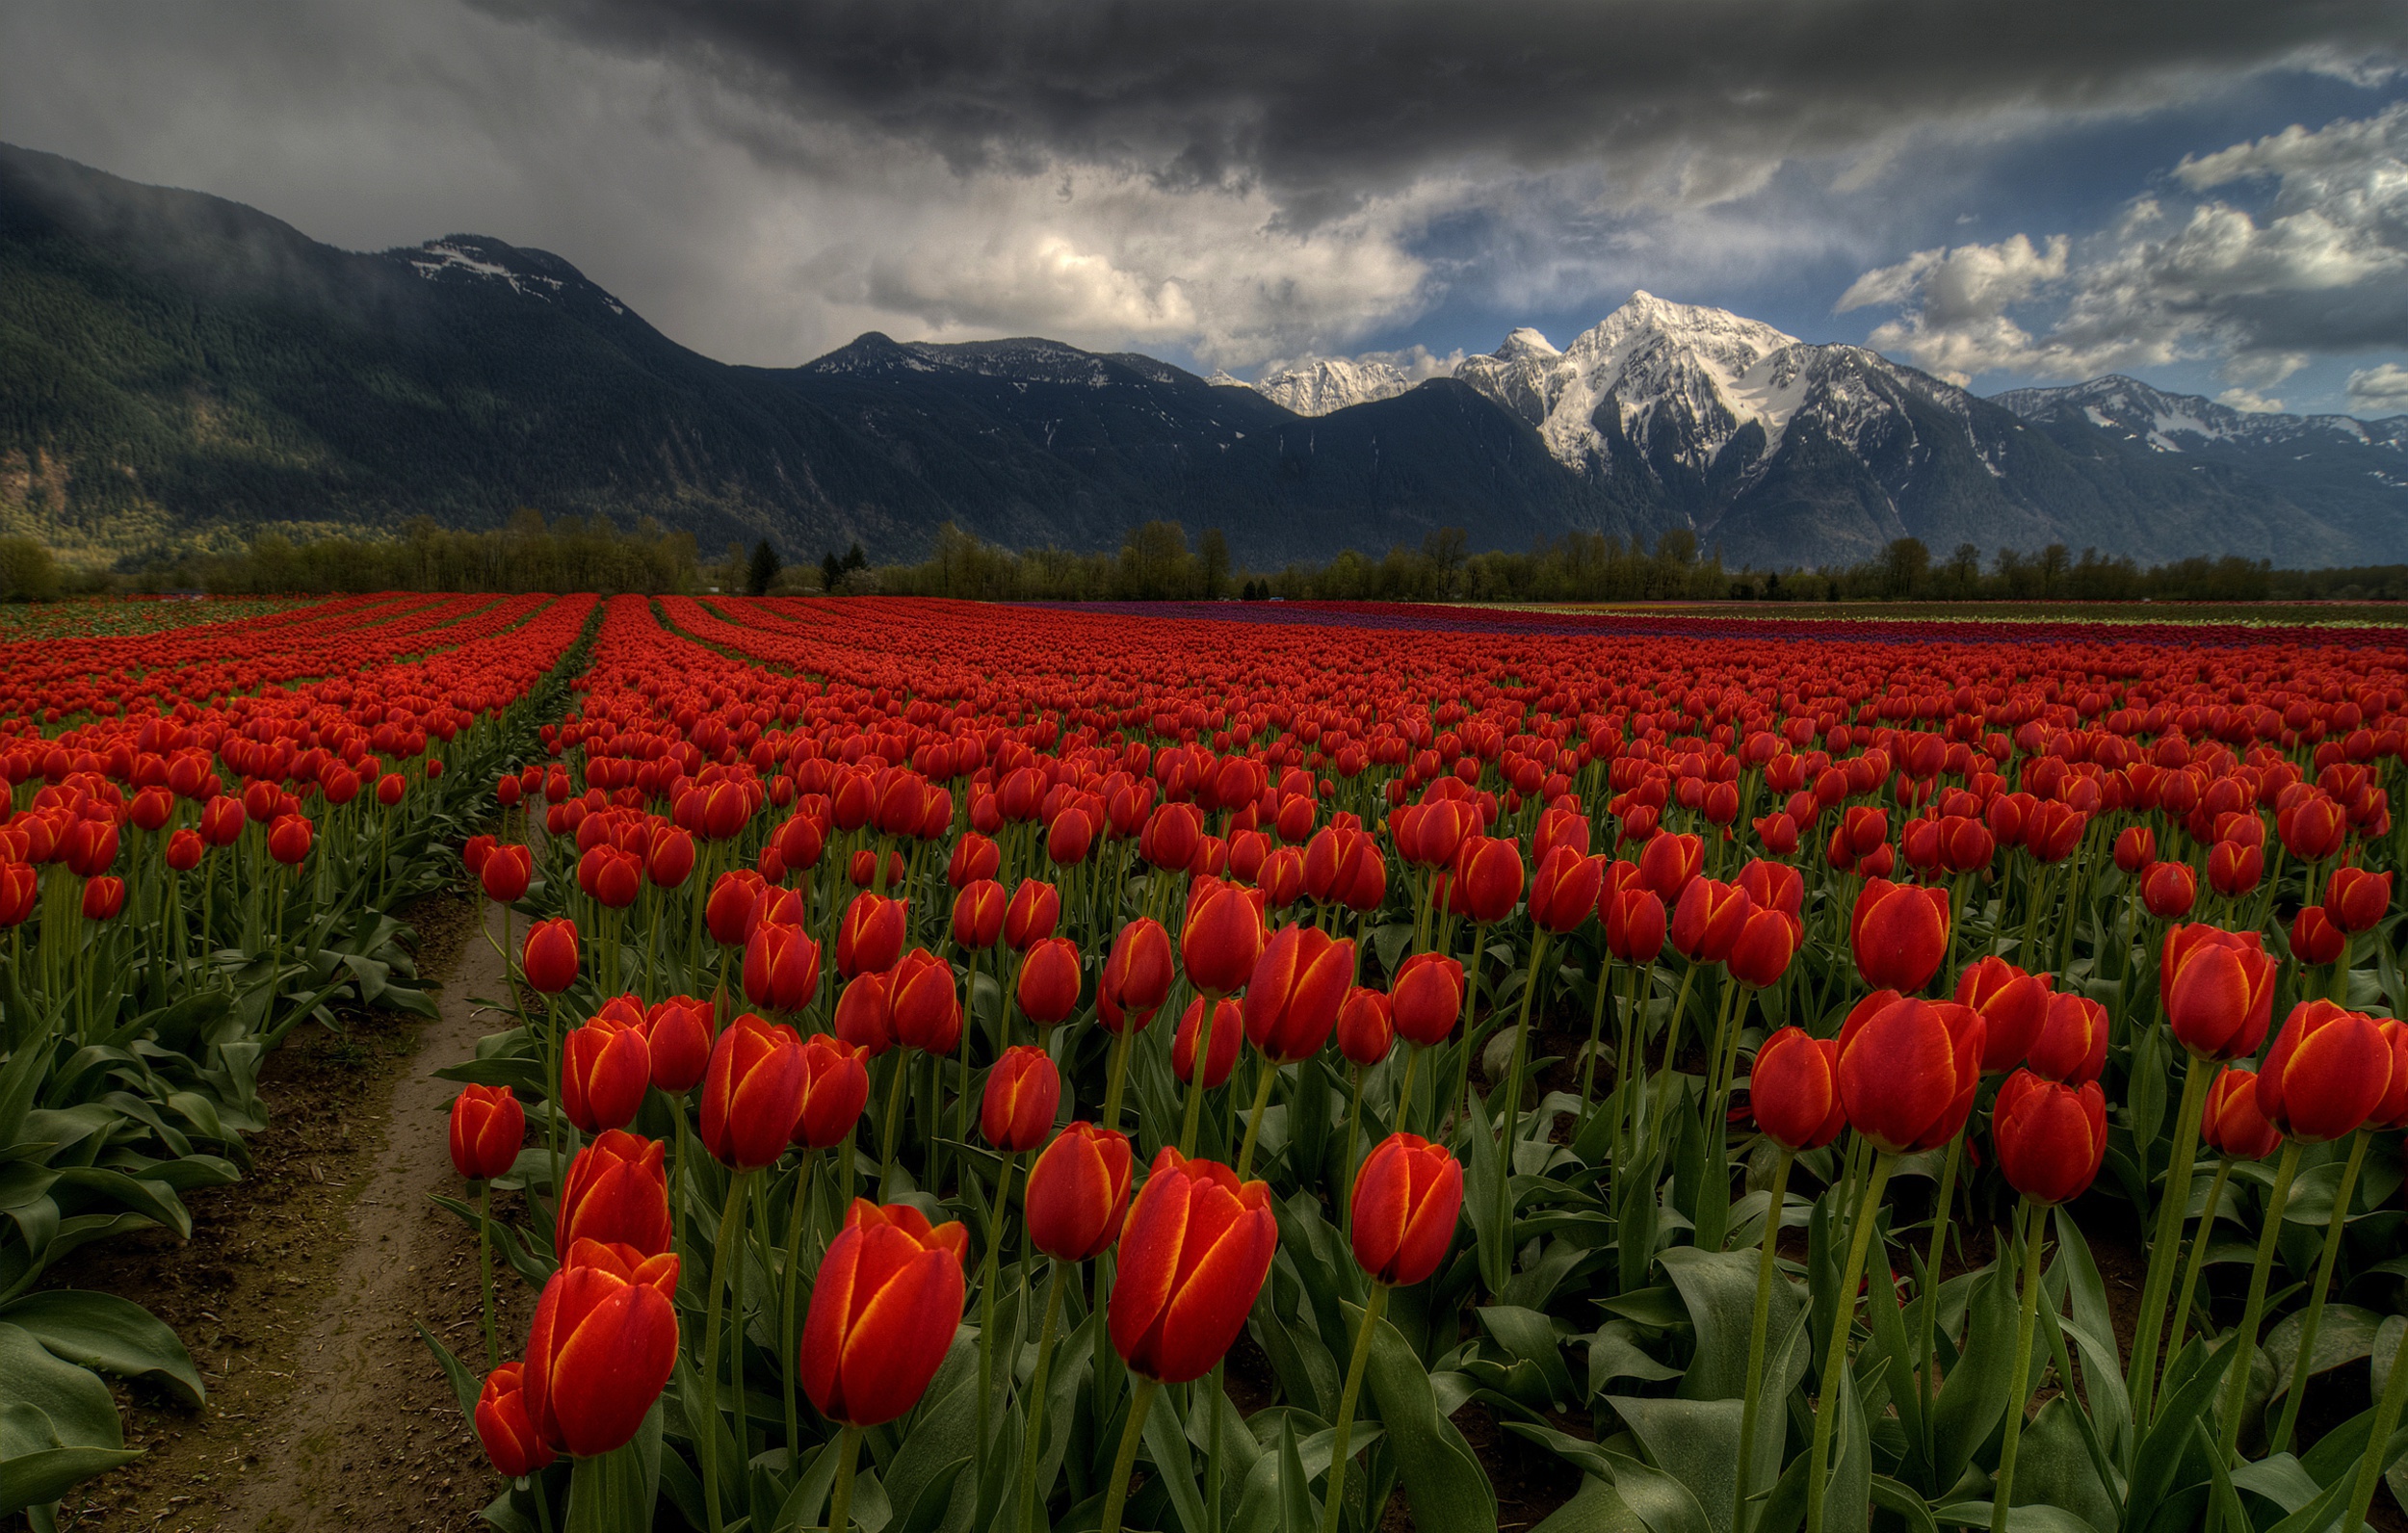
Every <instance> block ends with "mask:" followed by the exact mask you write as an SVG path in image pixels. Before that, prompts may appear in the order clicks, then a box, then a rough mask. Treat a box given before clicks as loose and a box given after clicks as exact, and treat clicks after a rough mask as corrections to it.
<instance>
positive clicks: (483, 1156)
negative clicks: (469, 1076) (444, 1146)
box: [451, 1085, 527, 1182]
mask: <svg viewBox="0 0 2408 1533" xmlns="http://www.w3.org/2000/svg"><path fill="white" fill-rule="evenodd" d="M526 1137H527V1109H526V1108H524V1107H522V1106H520V1105H519V1104H518V1099H517V1098H516V1097H514V1096H512V1095H511V1094H510V1087H508V1086H476V1085H470V1086H462V1087H460V1091H459V1095H458V1096H457V1097H454V1098H453V1099H452V1134H451V1141H452V1169H453V1170H455V1171H457V1172H458V1173H459V1174H460V1176H461V1177H462V1178H464V1179H466V1180H467V1181H470V1182H490V1181H492V1180H493V1179H494V1178H495V1177H499V1176H504V1175H507V1174H508V1173H509V1171H510V1167H512V1166H514V1165H516V1164H517V1163H518V1147H519V1145H520V1143H521V1142H522V1141H524V1140H525V1138H526Z"/></svg>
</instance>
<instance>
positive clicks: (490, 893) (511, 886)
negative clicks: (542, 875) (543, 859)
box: [477, 845, 536, 905]
mask: <svg viewBox="0 0 2408 1533" xmlns="http://www.w3.org/2000/svg"><path fill="white" fill-rule="evenodd" d="M535 875H536V854H535V853H534V852H533V851H531V850H529V849H528V848H527V847H525V846H520V845H507V846H495V847H493V848H492V849H491V850H490V851H489V852H487V853H486V855H485V858H484V862H483V863H482V864H481V865H480V866H479V867H478V869H477V882H478V883H479V884H480V885H482V886H483V887H484V896H485V897H486V898H487V899H490V900H493V901H495V902H496V903H497V904H504V905H510V904H516V903H517V902H518V901H519V900H521V899H524V898H525V897H527V886H528V885H529V884H530V883H533V882H534V881H535Z"/></svg>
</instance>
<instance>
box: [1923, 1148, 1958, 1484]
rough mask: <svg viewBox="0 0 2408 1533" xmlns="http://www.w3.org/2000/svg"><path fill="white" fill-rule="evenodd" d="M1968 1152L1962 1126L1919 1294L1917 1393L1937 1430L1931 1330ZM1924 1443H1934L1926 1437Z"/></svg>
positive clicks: (1946, 1171)
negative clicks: (1951, 1213) (1958, 1179)
mask: <svg viewBox="0 0 2408 1533" xmlns="http://www.w3.org/2000/svg"><path fill="white" fill-rule="evenodd" d="M1964 1153H1965V1131H1964V1130H1962V1129H1960V1130H1957V1132H1956V1137H1955V1138H1953V1139H1950V1141H1949V1153H1948V1155H1947V1156H1946V1157H1945V1158H1944V1159H1943V1160H1942V1161H1941V1162H1940V1195H1939V1197H1938V1198H1937V1199H1935V1200H1934V1201H1933V1203H1932V1205H1931V1243H1930V1246H1929V1248H1928V1250H1927V1253H1926V1254H1925V1256H1924V1281H1923V1287H1922V1291H1920V1292H1918V1293H1917V1294H1916V1295H1915V1397H1916V1399H1917V1400H1918V1401H1920V1402H1921V1403H1922V1406H1923V1412H1922V1415H1923V1421H1924V1431H1925V1432H1926V1433H1929V1432H1931V1431H1932V1430H1933V1426H1932V1419H1931V1416H1932V1413H1931V1397H1932V1396H1933V1395H1934V1394H1936V1393H1938V1392H1939V1389H1938V1384H1937V1381H1935V1380H1934V1379H1933V1378H1932V1376H1931V1373H1932V1367H1931V1361H1932V1360H1931V1330H1932V1325H1933V1320H1934V1316H1933V1311H1934V1310H1935V1308H1936V1307H1937V1306H1938V1304H1939V1300H1940V1259H1941V1258H1942V1257H1943V1256H1944V1255H1946V1254H1947V1250H1948V1239H1949V1208H1950V1205H1951V1204H1953V1203H1954V1202H1955V1201H1956V1167H1957V1164H1958V1161H1959V1160H1960V1159H1961V1158H1962V1157H1963V1156H1964ZM1924 1447H1925V1448H1926V1449H1928V1448H1930V1447H1931V1443H1930V1442H1928V1441H1926V1442H1924Z"/></svg>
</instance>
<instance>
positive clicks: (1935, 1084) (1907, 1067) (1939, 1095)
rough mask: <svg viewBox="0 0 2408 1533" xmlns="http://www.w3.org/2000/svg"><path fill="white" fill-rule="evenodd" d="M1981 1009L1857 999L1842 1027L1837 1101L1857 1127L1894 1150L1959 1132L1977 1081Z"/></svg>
mask: <svg viewBox="0 0 2408 1533" xmlns="http://www.w3.org/2000/svg"><path fill="white" fill-rule="evenodd" d="M1982 1027H1983V1024H1982V1020H1981V1014H1980V1013H1979V1012H1977V1011H1976V1010H1974V1009H1973V1008H1972V1007H1970V1006H1960V1005H1956V1004H1954V1003H1953V1002H1949V1001H1941V1002H1932V1001H1925V1000H1913V999H1911V998H1904V997H1901V998H1898V999H1896V1000H1891V1001H1889V1002H1888V1003H1887V1004H1885V1005H1882V1006H1880V1007H1879V1008H1877V1009H1871V1010H1868V1008H1867V1007H1865V1006H1864V1005H1862V1004H1860V1005H1859V1006H1858V1007H1857V1008H1856V1010H1855V1011H1853V1012H1851V1013H1849V1015H1848V1019H1847V1022H1846V1024H1845V1026H1842V1027H1841V1029H1840V1039H1839V1043H1840V1059H1839V1077H1840V1102H1841V1104H1842V1105H1843V1106H1845V1108H1846V1110H1847V1121H1848V1122H1849V1123H1850V1124H1851V1125H1853V1126H1854V1128H1855V1130H1856V1131H1857V1132H1858V1133H1861V1134H1863V1135H1864V1136H1865V1137H1866V1138H1868V1139H1870V1140H1871V1141H1872V1142H1873V1144H1874V1145H1875V1146H1876V1147H1878V1148H1879V1149H1882V1150H1885V1151H1887V1152H1889V1153H1890V1154H1892V1155H1904V1154H1909V1153H1913V1152H1917V1151H1923V1150H1936V1149H1938V1148H1939V1147H1940V1146H1942V1145H1944V1144H1947V1143H1948V1142H1949V1141H1950V1139H1953V1138H1955V1137H1956V1135H1957V1132H1958V1130H1962V1129H1963V1128H1964V1127H1965V1120H1966V1118H1967V1117H1968V1116H1969V1115H1971V1113H1972V1112H1973V1106H1974V1091H1975V1088H1976V1086H1978V1085H1979V1084H1980V1081H1981V1042H1982Z"/></svg>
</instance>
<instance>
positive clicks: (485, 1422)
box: [476, 1363, 553, 1480]
mask: <svg viewBox="0 0 2408 1533" xmlns="http://www.w3.org/2000/svg"><path fill="white" fill-rule="evenodd" d="M526 1371H527V1365H526V1364H523V1363H505V1364H502V1365H501V1366H500V1367H498V1368H495V1369H494V1370H493V1371H492V1372H491V1373H488V1374H486V1375H485V1380H484V1390H482V1391H481V1392H480V1393H479V1394H478V1396H477V1411H476V1427H477V1441H478V1442H482V1443H484V1452H485V1457H486V1458H489V1459H491V1460H492V1461H493V1467H494V1468H497V1469H499V1470H501V1471H502V1476H503V1478H505V1479H511V1480H515V1479H518V1478H521V1477H522V1476H525V1475H529V1474H533V1473H535V1472H536V1471H537V1470H538V1469H541V1468H543V1467H544V1466H545V1465H547V1464H549V1463H551V1462H552V1459H553V1453H552V1445H551V1444H550V1443H548V1442H544V1441H543V1434H542V1433H540V1432H537V1430H536V1424H535V1419H534V1418H533V1417H532V1416H529V1415H528V1412H527V1393H526V1389H525V1376H526Z"/></svg>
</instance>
